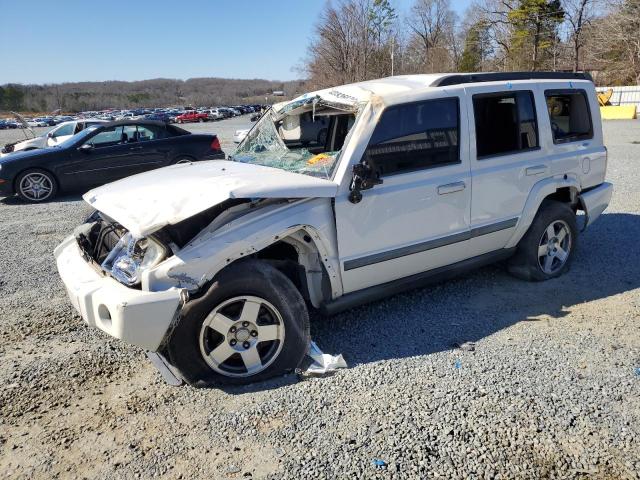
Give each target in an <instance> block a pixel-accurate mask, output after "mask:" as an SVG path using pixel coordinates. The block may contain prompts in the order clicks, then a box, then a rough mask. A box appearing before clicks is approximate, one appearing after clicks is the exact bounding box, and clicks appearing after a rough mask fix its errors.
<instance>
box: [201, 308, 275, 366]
mask: <svg viewBox="0 0 640 480" xmlns="http://www.w3.org/2000/svg"><path fill="white" fill-rule="evenodd" d="M199 337H200V338H199V343H200V353H201V354H202V358H203V359H204V360H205V362H206V363H207V364H208V365H209V367H211V368H212V369H213V370H215V371H216V372H218V373H221V374H222V375H226V376H230V377H248V376H251V375H255V374H257V373H260V372H261V371H263V370H264V369H266V368H267V367H268V366H269V365H271V364H272V363H273V362H274V361H275V359H276V358H277V357H278V355H279V354H280V351H281V350H282V346H283V345H284V337H285V328H284V320H283V318H282V315H281V314H280V312H278V310H277V309H276V308H275V307H274V306H273V305H272V304H271V303H269V302H267V301H266V300H264V299H262V298H259V297H254V296H239V297H233V298H230V299H228V300H226V301H224V302H222V303H221V304H220V305H218V306H217V307H216V308H214V309H213V311H212V312H211V313H210V314H209V315H208V316H207V317H206V318H205V320H204V322H203V324H202V328H201V329H200V335H199Z"/></svg>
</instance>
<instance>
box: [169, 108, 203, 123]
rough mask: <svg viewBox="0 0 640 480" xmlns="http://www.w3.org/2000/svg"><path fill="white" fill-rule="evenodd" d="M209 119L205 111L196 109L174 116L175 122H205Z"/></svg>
mask: <svg viewBox="0 0 640 480" xmlns="http://www.w3.org/2000/svg"><path fill="white" fill-rule="evenodd" d="M208 120H209V115H207V114H206V113H200V112H196V111H192V112H184V113H183V114H182V115H178V116H177V117H176V122H177V123H189V122H206V121H208Z"/></svg>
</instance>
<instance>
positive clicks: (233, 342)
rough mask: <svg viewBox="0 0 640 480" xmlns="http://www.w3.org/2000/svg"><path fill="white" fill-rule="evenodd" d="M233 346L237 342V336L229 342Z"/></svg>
mask: <svg viewBox="0 0 640 480" xmlns="http://www.w3.org/2000/svg"><path fill="white" fill-rule="evenodd" d="M229 343H230V344H231V345H232V346H233V345H235V344H236V343H238V342H237V340H236V339H235V338H232V339H231V341H230V342H229Z"/></svg>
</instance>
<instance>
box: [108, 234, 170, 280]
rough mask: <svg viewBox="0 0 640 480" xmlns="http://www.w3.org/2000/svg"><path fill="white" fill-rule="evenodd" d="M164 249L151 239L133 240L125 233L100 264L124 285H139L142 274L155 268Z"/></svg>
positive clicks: (162, 256) (164, 254)
mask: <svg viewBox="0 0 640 480" xmlns="http://www.w3.org/2000/svg"><path fill="white" fill-rule="evenodd" d="M165 256H166V249H165V248H164V246H162V245H161V244H160V243H158V242H156V241H154V240H153V239H151V238H134V237H133V235H131V233H128V232H127V233H126V234H124V235H123V236H122V238H120V240H119V241H118V243H117V244H116V246H115V247H114V248H113V250H111V252H109V255H107V258H105V260H104V262H102V265H101V267H102V269H103V270H104V271H105V272H107V273H109V274H110V275H111V276H112V277H113V278H115V279H116V280H118V281H119V282H121V283H124V284H125V285H136V284H138V283H140V280H141V277H142V272H144V271H145V270H148V269H149V268H152V267H154V266H156V265H157V264H158V263H160V262H161V261H162V260H163V259H164V257H165Z"/></svg>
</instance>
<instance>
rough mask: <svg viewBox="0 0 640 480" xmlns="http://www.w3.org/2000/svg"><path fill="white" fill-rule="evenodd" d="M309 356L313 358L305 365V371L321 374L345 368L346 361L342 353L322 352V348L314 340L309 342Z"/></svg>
mask: <svg viewBox="0 0 640 480" xmlns="http://www.w3.org/2000/svg"><path fill="white" fill-rule="evenodd" d="M307 355H309V357H311V359H312V360H313V363H312V364H311V365H309V367H307V369H306V370H305V373H309V374H313V375H323V374H325V373H330V372H333V371H335V370H336V369H338V368H347V362H345V361H344V358H343V357H342V354H339V355H335V356H334V355H329V354H328V353H322V350H320V348H319V347H318V345H316V342H313V341H312V342H311V343H310V344H309V353H307Z"/></svg>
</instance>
